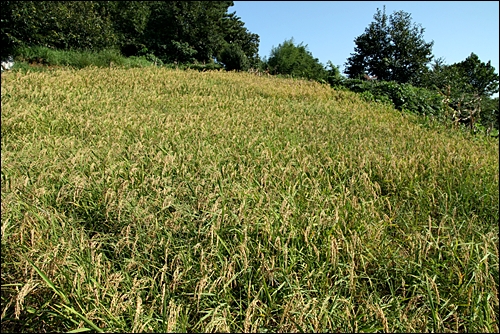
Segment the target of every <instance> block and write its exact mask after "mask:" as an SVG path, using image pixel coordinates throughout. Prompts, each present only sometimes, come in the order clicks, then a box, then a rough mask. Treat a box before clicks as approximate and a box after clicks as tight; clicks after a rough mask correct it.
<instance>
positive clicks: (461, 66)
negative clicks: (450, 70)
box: [452, 53, 498, 96]
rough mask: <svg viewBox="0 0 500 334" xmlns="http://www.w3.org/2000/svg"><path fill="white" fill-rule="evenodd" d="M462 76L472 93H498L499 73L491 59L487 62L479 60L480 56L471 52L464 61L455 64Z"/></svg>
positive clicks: (480, 94) (488, 94)
mask: <svg viewBox="0 0 500 334" xmlns="http://www.w3.org/2000/svg"><path fill="white" fill-rule="evenodd" d="M452 67H454V68H456V69H457V71H458V73H459V75H460V77H461V78H463V80H464V81H465V83H466V84H467V85H468V86H469V87H470V91H469V92H470V93H474V94H477V95H479V96H491V95H492V94H494V93H498V74H497V73H495V68H494V67H493V66H491V61H488V63H487V64H485V63H483V62H482V61H481V60H479V57H478V56H477V55H476V54H474V53H471V54H470V56H469V57H467V58H466V59H465V60H464V61H462V62H460V63H457V64H453V65H452Z"/></svg>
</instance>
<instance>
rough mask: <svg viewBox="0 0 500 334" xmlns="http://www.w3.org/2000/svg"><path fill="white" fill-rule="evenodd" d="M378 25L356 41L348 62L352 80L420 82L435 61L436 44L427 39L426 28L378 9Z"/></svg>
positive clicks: (405, 15) (404, 16)
mask: <svg viewBox="0 0 500 334" xmlns="http://www.w3.org/2000/svg"><path fill="white" fill-rule="evenodd" d="M373 18H374V22H372V23H370V25H369V26H368V27H367V28H366V29H365V32H364V33H363V34H362V35H360V36H358V37H356V39H355V40H354V43H355V44H356V46H355V49H354V53H352V54H351V56H350V57H349V58H348V59H347V62H346V70H345V73H346V74H347V75H348V77H349V78H360V77H362V76H363V75H364V74H368V75H370V76H376V77H377V78H378V79H379V80H383V81H396V82H399V83H413V84H416V83H418V82H419V80H420V78H421V76H422V75H423V74H424V73H425V72H426V70H427V64H428V63H429V62H430V61H431V60H432V46H433V43H434V42H430V43H426V42H425V41H424V39H423V33H424V28H422V27H421V26H420V25H417V24H413V23H412V22H411V15H410V14H408V13H406V12H404V11H398V12H394V13H393V14H392V15H390V16H389V17H388V16H387V15H386V14H385V7H384V10H383V11H380V10H379V9H377V12H376V13H375V15H374V16H373Z"/></svg>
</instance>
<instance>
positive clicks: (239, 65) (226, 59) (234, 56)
mask: <svg viewBox="0 0 500 334" xmlns="http://www.w3.org/2000/svg"><path fill="white" fill-rule="evenodd" d="M219 61H220V62H221V63H222V64H223V65H224V68H225V69H226V70H227V71H232V70H237V71H246V70H248V69H249V68H250V61H249V60H248V57H247V56H246V54H245V53H244V52H243V50H241V47H240V46H239V45H238V44H232V43H231V44H227V45H226V46H225V48H224V49H223V50H222V52H221V54H220V56H219Z"/></svg>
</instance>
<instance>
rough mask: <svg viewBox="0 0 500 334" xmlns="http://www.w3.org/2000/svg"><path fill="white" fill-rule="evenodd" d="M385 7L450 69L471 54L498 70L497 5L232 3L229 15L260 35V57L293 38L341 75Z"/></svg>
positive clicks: (495, 3)
mask: <svg viewBox="0 0 500 334" xmlns="http://www.w3.org/2000/svg"><path fill="white" fill-rule="evenodd" d="M384 5H385V7H386V14H387V15H388V16H389V15H390V14H392V13H393V12H395V11H398V10H403V11H405V12H407V13H409V14H411V18H412V22H413V23H416V24H421V25H422V27H423V28H424V29H425V31H424V34H423V37H424V40H425V41H426V42H430V41H434V46H433V48H432V53H433V55H434V57H435V58H439V57H442V58H444V60H445V63H446V64H449V65H451V64H453V63H457V62H460V61H463V60H465V58H467V57H468V56H469V55H470V54H471V52H474V53H475V54H477V55H478V56H479V59H480V60H481V61H483V62H485V63H486V62H488V61H489V60H491V65H492V66H493V67H495V72H496V73H498V72H499V30H500V24H499V19H498V18H499V2H498V1H234V6H233V7H229V9H228V12H230V13H232V12H234V11H236V15H237V16H239V17H240V18H241V20H242V21H243V22H244V23H245V27H246V28H247V29H248V30H249V31H250V32H252V33H256V34H258V35H259V37H260V43H259V55H260V57H261V58H263V57H264V56H266V57H269V53H270V52H271V49H272V48H273V46H274V47H277V46H278V45H279V44H281V43H283V41H285V39H290V38H292V37H293V39H294V42H295V43H296V45H297V44H299V43H301V42H303V43H304V45H308V50H309V51H310V52H311V53H312V55H313V56H314V57H315V58H318V59H319V61H320V62H321V63H322V64H323V65H326V62H327V61H328V60H331V61H332V63H333V64H334V65H339V66H340V70H341V71H342V72H343V70H344V64H345V62H346V61H347V58H348V57H349V56H350V54H351V53H353V52H354V46H355V44H354V39H355V38H356V37H358V36H359V35H361V34H363V33H364V31H365V28H367V27H368V25H369V24H370V23H371V22H373V21H374V20H373V15H374V14H375V13H376V11H377V8H380V9H381V10H382V9H383V6H384Z"/></svg>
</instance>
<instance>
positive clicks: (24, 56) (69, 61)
mask: <svg viewBox="0 0 500 334" xmlns="http://www.w3.org/2000/svg"><path fill="white" fill-rule="evenodd" d="M14 56H15V63H14V67H13V70H14V71H16V70H17V71H22V72H24V73H25V72H27V71H28V70H29V71H46V70H52V69H60V68H61V67H72V68H75V69H81V68H84V67H88V66H97V67H113V66H117V67H124V68H137V67H148V66H153V65H154V62H153V61H150V59H148V58H147V57H146V56H143V57H124V56H122V55H121V54H120V52H119V51H117V50H113V49H109V50H102V51H99V52H94V51H78V50H55V49H51V48H48V47H43V46H33V47H27V46H25V47H18V48H17V49H16V50H15V52H14Z"/></svg>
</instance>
